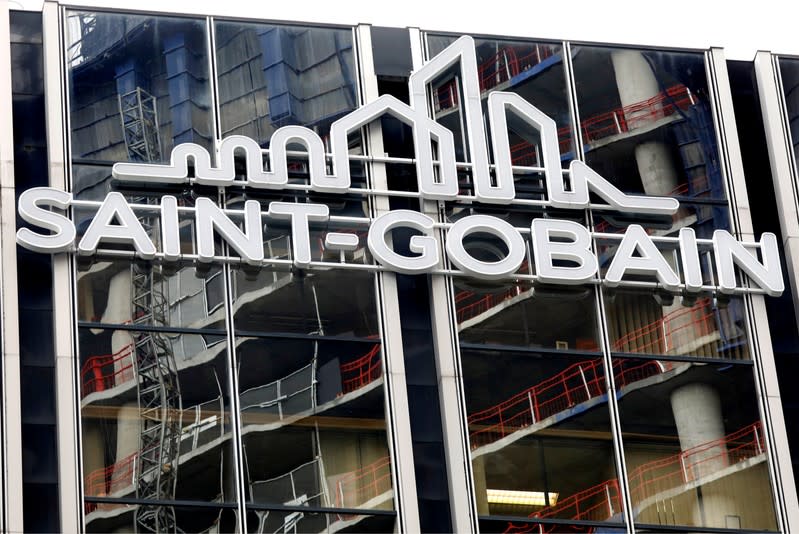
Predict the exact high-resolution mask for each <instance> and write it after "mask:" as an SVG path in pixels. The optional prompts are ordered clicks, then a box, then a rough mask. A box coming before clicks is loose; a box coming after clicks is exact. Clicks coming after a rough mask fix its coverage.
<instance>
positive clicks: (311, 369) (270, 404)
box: [79, 262, 392, 532]
mask: <svg viewBox="0 0 799 534" xmlns="http://www.w3.org/2000/svg"><path fill="white" fill-rule="evenodd" d="M135 269H136V266H135V265H131V264H128V263H126V262H116V263H108V262H106V263H103V262H100V263H97V264H95V265H94V266H93V267H92V268H91V269H89V270H88V271H87V272H85V273H83V274H82V276H81V279H80V282H79V287H80V288H81V291H82V292H84V293H85V294H86V295H91V299H88V298H87V299H84V301H83V302H85V303H89V302H91V303H92V305H93V308H92V309H88V308H84V309H82V310H80V316H81V317H87V318H91V319H92V320H93V321H95V322H96V323H101V324H103V325H110V324H116V325H119V327H117V328H116V329H115V328H106V329H99V328H98V329H88V328H85V329H82V330H81V349H82V358H81V361H82V368H81V396H82V403H81V404H82V417H83V429H84V465H85V472H86V479H85V489H86V495H89V496H115V497H127V496H133V495H135V496H136V497H137V498H139V499H147V498H151V499H168V500H169V499H172V500H174V499H197V500H204V501H208V502H231V501H232V502H235V501H236V500H237V498H236V490H235V487H236V486H235V482H234V476H233V473H234V472H235V464H234V463H233V462H234V461H235V460H234V456H233V454H232V450H231V446H232V445H231V442H232V435H233V427H232V419H231V416H230V410H231V406H232V404H233V403H232V400H231V398H230V395H229V394H228V393H227V390H228V387H227V384H228V381H229V378H230V377H228V376H227V369H228V368H229V367H228V366H229V363H228V350H227V349H228V346H227V343H225V337H224V332H223V331H220V329H219V328H218V327H217V325H219V324H220V323H221V322H222V321H223V320H224V308H220V306H219V305H218V304H219V303H217V302H215V300H214V299H215V298H221V293H217V292H216V290H215V288H214V286H213V282H212V281H213V280H214V279H215V278H216V275H214V274H213V273H210V274H209V275H208V277H207V278H205V279H203V278H198V277H197V276H195V273H194V272H193V269H192V268H188V269H181V270H179V271H177V272H176V273H174V274H165V273H164V272H163V271H161V270H159V269H158V268H157V267H156V268H153V269H152V270H151V271H150V272H149V275H148V276H149V280H150V281H149V284H150V285H148V287H149V288H150V290H151V291H152V292H153V295H154V297H153V299H154V300H155V301H157V302H159V303H162V306H163V310H162V312H161V313H160V315H158V316H157V317H156V316H154V315H153V314H148V313H141V312H137V308H136V306H135V303H136V302H138V301H137V299H136V298H135V296H136V295H137V293H136V291H137V290H136V289H135V288H136V286H135V283H134V282H135V274H132V273H135ZM258 277H259V281H260V283H258V281H254V282H247V283H242V284H239V285H237V287H239V288H240V289H242V291H243V292H242V293H240V294H238V295H236V298H235V299H234V306H233V313H234V322H235V323H236V326H237V328H238V329H239V330H240V331H242V332H256V331H257V330H256V325H257V324H258V322H259V321H261V317H264V316H267V315H268V314H269V313H270V312H269V310H272V309H277V310H280V315H279V316H278V321H279V323H278V324H280V327H281V328H282V329H283V330H284V331H295V332H301V331H305V332H309V333H311V334H313V335H314V336H316V337H317V338H318V339H307V338H303V337H301V336H295V337H289V338H285V337H281V336H280V335H270V334H268V333H265V334H261V336H264V337H261V336H258V335H249V336H246V337H244V336H242V337H237V338H236V343H235V346H236V354H237V360H238V365H237V368H238V370H239V376H238V384H239V394H238V399H237V401H236V403H237V405H238V406H239V409H240V414H241V425H242V426H241V432H242V436H243V442H244V446H245V455H246V461H245V466H246V471H247V473H248V477H249V481H250V482H249V497H248V501H249V502H253V503H255V504H263V505H268V504H275V503H277V504H286V505H294V506H310V507H317V508H326V507H332V508H361V507H363V508H367V509H369V508H372V509H374V508H386V507H388V509H390V508H391V506H392V491H391V469H390V462H389V461H388V456H387V455H388V449H387V445H386V439H385V421H384V408H383V395H384V394H383V389H382V386H383V380H382V359H381V351H380V343H379V338H377V337H376V336H373V335H368V336H363V337H358V336H352V335H349V334H347V333H348V332H349V333H353V332H357V333H359V334H361V333H363V332H365V331H367V330H366V329H369V328H371V327H373V326H374V324H373V322H372V321H373V320H372V319H370V318H368V315H369V314H367V319H366V320H364V321H363V323H362V326H361V327H360V328H359V327H358V326H357V324H356V321H353V320H352V318H353V317H354V316H357V315H359V314H363V313H364V312H365V311H367V310H369V309H370V306H372V307H371V309H372V310H373V309H374V308H373V302H371V300H370V299H371V298H372V297H371V296H370V295H369V291H368V289H370V288H371V285H370V280H369V279H368V277H366V278H365V277H363V276H360V277H357V276H356V277H355V279H354V280H353V281H352V284H353V285H351V286H349V287H348V292H349V294H350V295H353V294H354V295H356V297H355V298H350V299H348V300H347V301H346V305H345V304H342V303H341V301H340V299H339V298H338V297H337V296H336V295H335V292H334V291H330V292H328V291H320V290H319V288H320V287H323V285H324V284H327V283H329V282H326V281H325V280H324V279H326V278H327V279H328V280H330V277H326V275H325V274H324V273H322V274H320V276H318V277H316V276H314V275H310V276H308V277H304V278H303V279H302V281H300V282H297V281H295V280H293V279H292V278H293V275H292V274H291V273H289V272H286V273H282V274H280V275H278V276H275V275H274V273H272V272H262V273H261V274H259V275H258ZM337 280H339V281H340V278H337ZM242 281H244V280H243V275H242ZM364 283H366V284H367V285H365V286H364ZM358 284H360V286H361V287H366V288H367V291H364V292H363V293H361V292H358V291H351V290H352V288H353V287H355V286H356V285H358ZM301 286H302V287H301ZM250 287H257V288H258V289H256V290H250V289H249V288H250ZM125 295H133V296H134V298H133V300H127V299H125V298H124V296H125ZM303 295H305V297H306V298H303ZM198 310H199V313H198ZM166 317H169V318H171V320H172V321H174V325H173V324H169V323H168V322H167V321H166V320H164V319H165V318H166ZM261 330H264V329H263V328H261ZM266 330H268V328H267V329H266ZM327 332H330V333H334V334H344V336H343V337H342V340H336V339H330V338H329V337H325V336H324V334H326V333H327ZM145 343H147V344H150V345H152V346H156V347H157V348H158V350H159V351H160V352H158V353H157V357H153V358H151V359H152V360H154V361H155V362H157V365H156V369H157V372H151V373H150V374H149V375H148V374H145V372H146V371H147V369H146V368H145V365H147V361H149V360H148V359H147V358H149V356H150V354H149V353H148V352H146V350H144V349H142V345H143V344H145ZM98 353H99V354H98ZM103 353H105V354H103ZM152 392H156V394H153V393H152ZM173 399H174V400H173ZM148 410H149V411H148ZM156 424H157V425H160V426H156ZM151 435H156V436H158V440H156V441H152V440H149V439H148V438H149V437H150V436H151ZM276 451H282V452H280V453H277V452H276ZM276 458H279V459H280V461H277V462H276V461H275V459H276ZM267 459H268V460H267ZM148 461H149V462H150V463H153V461H154V462H156V463H157V465H158V466H159V471H158V473H157V474H156V473H155V472H154V471H153V469H147V466H148V465H149V464H148ZM101 462H102V463H101ZM165 466H168V470H167V468H166V467H165ZM167 478H168V480H169V482H170V485H169V486H167V485H165V482H166V479H167ZM156 479H160V485H155V484H154V483H153V481H154V480H156ZM287 481H288V482H287ZM289 482H290V483H289ZM287 487H291V488H294V489H293V490H292V491H293V492H294V493H292V494H291V495H289V494H286V493H285V491H286V488H287ZM145 491H147V493H145ZM281 492H283V493H281ZM142 508H143V507H139V508H138V509H137V510H136V512H135V513H136V514H141V509H142ZM86 512H87V514H88V515H87V523H88V524H89V525H92V529H93V530H94V529H95V528H96V529H97V530H105V529H110V528H111V527H112V526H113V525H117V524H129V519H126V518H125V517H124V515H125V514H128V513H131V512H133V508H131V507H130V506H122V505H97V504H88V505H87V507H86ZM154 513H156V514H161V519H159V520H160V521H164V520H165V519H164V518H167V519H168V520H169V521H176V519H174V518H175V517H177V516H175V515H174V514H173V512H170V511H169V510H168V509H167V507H154ZM259 514H260V517H259V524H260V526H261V527H262V530H259V531H260V532H267V531H268V532H273V531H274V529H272V527H273V526H274V525H273V524H272V520H274V518H275V517H278V516H279V515H280V514H277V515H274V514H273V515H272V516H271V517H272V519H269V514H268V513H266V512H263V513H262V512H259ZM120 515H121V516H123V517H119V516H120ZM331 517H333V516H330V515H326V514H314V515H312V516H310V515H309V516H308V517H306V518H295V522H296V523H297V524H298V528H303V529H305V528H309V529H313V528H316V526H319V525H317V522H319V521H322V522H329V520H330V518H331ZM356 519H357V520H362V519H364V517H361V516H358V517H344V516H342V517H341V518H339V519H338V521H345V522H350V523H351V522H352V521H354V520H356ZM115 521H117V522H115ZM120 521H121V523H120ZM126 521H127V522H126ZM215 521H217V520H216V519H215ZM281 521H282V519H281ZM306 523H307V525H306ZM215 524H218V523H215ZM95 525H96V526H95ZM327 526H329V525H327ZM327 526H325V525H322V530H323V529H324V528H327ZM212 527H213V525H209V526H208V528H212ZM263 529H266V530H263ZM270 529H271V530H270ZM320 531H321V530H320Z"/></svg>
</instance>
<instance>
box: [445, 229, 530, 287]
mask: <svg viewBox="0 0 799 534" xmlns="http://www.w3.org/2000/svg"><path fill="white" fill-rule="evenodd" d="M478 232H479V233H484V234H490V235H492V236H494V237H497V238H499V239H501V240H502V241H503V242H504V243H505V246H506V247H508V254H507V255H506V256H505V257H504V258H502V259H501V260H499V261H492V262H487V261H481V260H478V259H476V258H475V257H474V256H472V255H471V254H469V252H468V251H467V250H466V248H464V246H463V240H464V238H466V236H468V235H470V234H474V233H478ZM446 248H447V257H449V259H450V261H451V262H452V263H454V264H455V265H456V266H457V267H458V268H459V269H461V270H462V271H465V272H467V273H469V274H471V275H473V276H476V277H478V278H485V279H488V280H492V279H496V278H503V277H505V276H507V275H509V274H512V273H514V272H516V271H517V270H518V269H519V267H520V266H521V264H522V262H523V261H524V252H525V248H524V239H522V236H521V235H519V232H518V231H517V230H516V229H515V228H514V227H513V226H511V225H510V224H508V223H506V222H505V221H503V220H502V219H497V218H496V217H491V216H489V215H470V216H468V217H464V218H463V219H460V220H459V221H457V222H456V223H455V224H453V225H452V226H451V227H450V228H449V231H448V232H447V246H446Z"/></svg>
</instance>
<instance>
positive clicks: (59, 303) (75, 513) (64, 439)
mask: <svg viewBox="0 0 799 534" xmlns="http://www.w3.org/2000/svg"><path fill="white" fill-rule="evenodd" d="M64 16H66V12H65V9H64V8H61V7H60V6H58V4H56V3H55V2H45V4H44V6H43V8H42V37H43V52H44V54H43V55H44V83H45V110H46V119H45V120H46V128H47V159H48V174H49V182H50V186H51V187H55V188H57V189H61V190H63V191H70V188H69V173H68V169H69V162H70V160H69V144H68V139H69V119H68V115H69V113H68V110H69V104H68V96H67V91H66V85H65V84H66V80H65V76H66V72H67V71H66V70H62V66H63V65H64V63H63V62H64V61H65V54H66V52H65V50H66V47H65V46H64V41H63V40H64V33H63V31H64V26H63V24H62V17H64ZM75 288H76V285H75V275H74V266H73V260H72V258H71V256H69V255H61V256H54V257H53V329H54V333H53V342H54V349H55V351H54V352H55V377H56V383H55V388H56V421H57V429H58V445H57V447H58V475H59V476H58V478H59V511H60V524H61V529H62V531H64V532H80V531H83V529H84V525H83V513H82V510H83V505H82V498H81V496H82V478H81V454H80V451H81V449H80V438H81V432H80V415H79V410H80V401H79V400H78V395H79V389H78V387H77V380H78V373H77V367H76V359H77V357H76V354H77V348H76V343H77V340H76V337H75V322H74V318H75V316H76V314H77V309H76V308H75V299H74V297H75Z"/></svg>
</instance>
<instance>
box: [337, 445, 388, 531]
mask: <svg viewBox="0 0 799 534" xmlns="http://www.w3.org/2000/svg"><path fill="white" fill-rule="evenodd" d="M390 489H391V460H390V458H389V457H388V456H385V457H383V458H380V459H379V460H377V461H375V462H372V463H371V464H369V465H366V466H364V467H362V468H360V469H357V470H355V471H353V472H351V473H349V474H348V475H346V476H345V477H342V478H341V479H339V481H338V482H337V483H336V507H337V508H355V507H357V506H360V505H362V504H363V503H365V502H366V501H368V500H369V499H373V498H374V497H377V496H378V495H381V494H383V493H385V492H387V491H389V490H390ZM352 517H355V516H342V515H339V518H340V519H342V520H344V519H348V518H352Z"/></svg>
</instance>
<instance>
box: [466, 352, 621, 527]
mask: <svg viewBox="0 0 799 534" xmlns="http://www.w3.org/2000/svg"><path fill="white" fill-rule="evenodd" d="M461 353H462V357H463V374H464V384H465V391H466V405H467V410H468V412H469V419H468V420H469V433H470V442H471V451H472V468H473V470H474V484H475V491H476V496H477V506H478V513H479V514H481V515H488V514H491V515H505V516H507V515H516V516H521V517H525V516H527V517H542V518H548V519H563V520H589V521H619V522H620V521H622V520H623V519H622V514H621V511H622V504H621V503H622V499H621V495H620V493H619V484H618V481H617V479H616V470H615V467H614V465H615V464H614V459H613V457H614V455H613V440H612V437H611V431H610V420H609V416H608V414H609V412H608V406H607V399H608V398H607V389H606V386H605V383H606V381H605V380H606V379H605V372H604V366H603V364H602V360H601V359H599V358H584V359H578V358H566V357H560V356H557V357H555V356H548V355H543V354H536V353H527V352H525V353H511V352H497V351H474V350H461Z"/></svg>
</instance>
